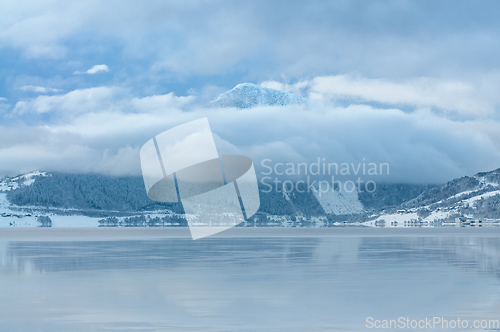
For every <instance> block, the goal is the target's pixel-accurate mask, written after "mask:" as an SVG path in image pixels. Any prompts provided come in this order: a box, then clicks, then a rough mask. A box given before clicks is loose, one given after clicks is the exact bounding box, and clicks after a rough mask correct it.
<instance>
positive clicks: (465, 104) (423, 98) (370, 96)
mask: <svg viewBox="0 0 500 332" xmlns="http://www.w3.org/2000/svg"><path fill="white" fill-rule="evenodd" d="M499 83H500V76H499V77H488V78H486V79H484V78H483V80H482V81H479V82H478V81H469V82H466V81H461V80H449V79H439V78H431V77H418V78H412V79H405V80H391V79H370V78H366V77H363V76H360V75H353V74H350V75H334V76H323V77H316V78H314V79H312V80H307V81H301V82H298V83H295V84H285V83H281V82H277V81H265V82H263V83H261V86H264V87H271V88H274V89H278V90H285V91H289V92H292V93H297V94H302V95H306V96H307V97H309V98H310V99H311V100H317V101H323V102H333V103H334V104H335V103H338V102H344V101H347V102H350V103H354V104H356V103H358V104H360V103H367V102H368V103H370V102H372V103H379V104H383V105H391V106H394V107H401V106H404V107H411V108H412V109H418V108H432V109H437V110H442V111H449V112H455V113H458V114H462V115H465V116H479V117H486V116H489V115H492V114H493V113H494V112H495V109H496V108H497V107H498V106H499V105H500V97H499V96H498V94H497V93H496V91H495V89H493V88H492V87H493V86H496V85H498V84H499Z"/></svg>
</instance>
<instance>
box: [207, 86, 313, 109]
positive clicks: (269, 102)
mask: <svg viewBox="0 0 500 332" xmlns="http://www.w3.org/2000/svg"><path fill="white" fill-rule="evenodd" d="M308 103H309V101H308V100H307V99H306V98H304V97H301V96H299V95H296V94H293V93H290V92H286V91H281V90H274V89H269V88H263V87H261V86H259V85H257V84H253V83H241V84H238V85H237V86H235V87H234V88H233V89H231V90H229V91H227V92H225V93H223V94H221V95H220V96H218V97H217V98H215V99H214V100H213V101H212V102H210V103H209V104H208V106H209V107H236V108H251V107H255V106H283V105H292V104H297V105H305V104H308Z"/></svg>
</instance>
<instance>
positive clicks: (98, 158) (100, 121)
mask: <svg viewBox="0 0 500 332" xmlns="http://www.w3.org/2000/svg"><path fill="white" fill-rule="evenodd" d="M308 82H316V81H315V80H311V81H308ZM315 86H316V85H313V87H315ZM289 88H290V87H287V86H286V85H284V86H283V89H289ZM306 88H307V89H312V88H311V87H310V86H307V87H306ZM300 89H303V86H300ZM315 91H317V90H315ZM327 91H331V90H327ZM336 91H337V90H336ZM348 91H350V90H348ZM360 94H361V93H360ZM325 96H329V94H328V93H325ZM325 98H326V97H325ZM387 98H388V97H387ZM405 100H406V99H405ZM409 100H410V101H411V100H412V99H409ZM194 102H195V97H194V96H186V97H177V96H175V95H174V94H173V93H169V94H165V95H152V96H146V97H141V98H138V97H131V96H130V92H129V91H128V90H125V89H123V88H118V87H98V88H90V89H77V90H74V91H71V92H68V93H66V94H63V95H56V96H38V97H36V98H33V99H27V100H24V101H20V102H18V103H17V104H16V105H15V107H14V113H13V115H12V117H13V118H14V119H16V118H17V117H18V118H19V119H22V118H23V116H25V115H29V114H31V115H32V116H37V115H40V114H42V115H48V116H49V117H48V119H50V120H45V124H44V125H36V126H24V127H11V128H9V127H0V174H7V173H10V174H12V173H21V172H23V171H32V170H34V169H42V170H60V171H70V172H86V171H93V172H101V173H107V174H136V175H139V174H140V163H139V160H138V151H139V149H140V147H141V146H142V145H143V144H144V143H145V142H146V141H147V140H149V139H150V138H151V137H153V136H154V135H156V134H158V133H161V132H163V131H165V130H167V129H169V128H172V127H174V126H176V125H179V124H182V123H185V122H188V121H190V120H195V119H198V118H202V117H208V119H209V121H210V126H211V128H212V130H213V132H214V135H215V137H216V140H217V142H218V144H219V145H218V148H219V149H220V151H219V152H220V153H231V154H235V153H240V154H244V155H248V156H250V157H251V158H253V160H254V162H255V163H256V166H257V168H259V164H260V160H262V159H265V158H269V159H272V160H273V161H276V162H285V163H286V162H315V161H316V160H317V158H318V157H320V158H323V157H324V158H326V160H327V161H329V162H339V163H340V162H348V163H350V162H353V163H358V162H362V161H363V158H365V160H366V161H367V162H376V163H379V162H387V163H389V164H390V167H391V168H390V169H391V174H390V179H389V180H391V181H400V182H408V181H410V182H427V183H437V182H444V181H446V180H450V179H452V178H454V177H459V176H463V175H465V174H468V175H471V174H474V173H475V172H478V171H486V170H491V169H494V168H497V167H499V166H500V134H499V133H500V131H499V130H498V128H499V126H500V124H499V123H498V122H496V121H494V120H491V119H482V118H477V119H476V120H473V119H470V120H467V121H456V120H452V119H447V118H446V117H445V116H446V114H443V113H440V114H438V113H435V112H431V111H426V110H422V109H420V110H419V109H417V110H415V111H413V112H403V111H401V110H399V109H397V108H387V109H384V108H375V107H373V106H367V105H355V104H353V105H351V106H348V107H340V106H321V104H319V103H318V104H317V105H313V106H309V107H308V108H302V107H299V106H293V105H291V106H286V107H256V108H251V109H238V110H236V109H230V108H229V109H218V108H209V109H207V108H201V107H198V106H196V105H195V104H194Z"/></svg>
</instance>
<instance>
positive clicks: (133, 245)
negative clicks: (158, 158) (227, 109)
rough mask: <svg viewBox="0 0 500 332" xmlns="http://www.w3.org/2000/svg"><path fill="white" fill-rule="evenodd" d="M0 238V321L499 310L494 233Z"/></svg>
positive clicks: (345, 325) (8, 324)
mask: <svg viewBox="0 0 500 332" xmlns="http://www.w3.org/2000/svg"><path fill="white" fill-rule="evenodd" d="M1 239H2V240H0V331H30V332H31V331H366V330H367V329H366V327H365V324H366V322H365V320H366V318H367V317H369V316H371V317H374V319H397V318H398V317H401V316H403V317H409V318H410V319H420V318H423V317H426V316H427V317H434V316H440V317H441V316H442V317H445V318H450V319H456V318H457V317H460V318H461V319H467V318H470V319H500V282H499V277H500V240H499V239H498V238H497V237H495V236H475V235H471V236H463V235H462V236H455V235H453V234H451V235H449V234H441V235H438V236H423V235H418V234H416V235H415V236H411V234H410V235H406V236H404V237H403V236H394V235H391V236H385V235H384V233H382V232H380V231H379V232H378V233H377V236H369V235H367V234H364V235H362V236H361V235H360V236H356V235H351V236H343V235H339V236H335V235H330V236H321V237H319V236H305V237H301V236H294V237H286V236H285V237H266V236H260V237H245V236H241V237H236V238H215V239H210V238H209V239H202V240H198V241H192V240H190V239H187V238H182V237H181V238H163V239H142V240H141V239H140V238H139V239H106V240H99V239H98V240H93V241H83V240H78V239H72V240H71V241H65V240H64V239H58V240H46V239H40V240H36V239H33V238H30V239H28V240H26V239H24V240H12V241H9V240H8V239H7V240H6V239H5V237H4V238H1ZM455 330H456V329H455ZM468 330H469V331H471V330H473V329H468ZM478 330H480V331H484V329H478Z"/></svg>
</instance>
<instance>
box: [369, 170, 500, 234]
mask: <svg viewBox="0 0 500 332" xmlns="http://www.w3.org/2000/svg"><path fill="white" fill-rule="evenodd" d="M374 217H375V219H373V220H371V221H370V223H375V222H381V221H385V223H386V226H387V225H390V226H398V227H402V226H405V225H408V224H409V223H413V222H415V221H417V222H419V223H420V222H421V223H428V224H432V223H436V222H440V221H454V220H455V219H456V218H469V219H474V218H480V219H484V218H486V219H494V220H498V219H500V169H497V170H494V171H491V172H482V173H478V174H476V175H474V176H472V177H469V176H464V177H462V178H459V179H455V180H452V181H450V182H448V183H445V184H443V185H439V186H436V187H434V188H432V189H429V190H426V191H424V192H423V193H422V194H420V195H419V196H417V197H416V198H415V199H412V200H410V201H408V202H406V203H403V204H402V205H401V207H400V208H399V210H398V211H395V210H388V211H384V212H382V213H381V214H377V215H375V216H374ZM405 223H406V224H405Z"/></svg>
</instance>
